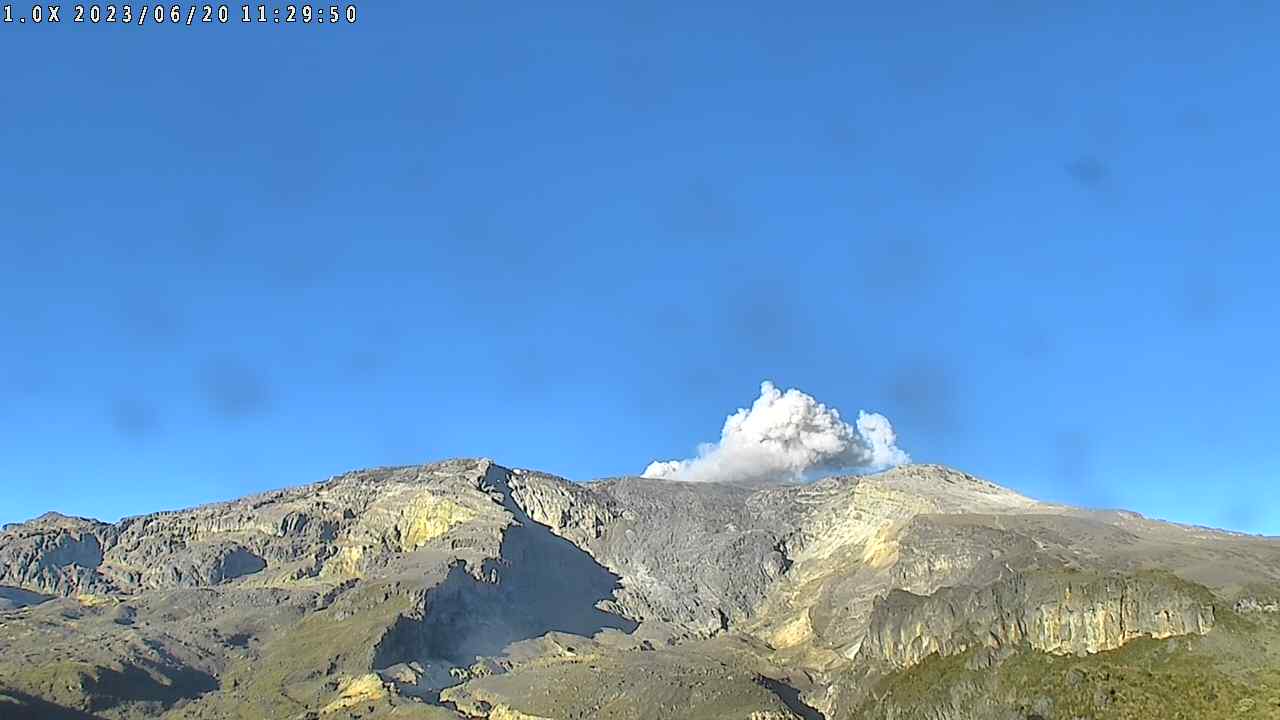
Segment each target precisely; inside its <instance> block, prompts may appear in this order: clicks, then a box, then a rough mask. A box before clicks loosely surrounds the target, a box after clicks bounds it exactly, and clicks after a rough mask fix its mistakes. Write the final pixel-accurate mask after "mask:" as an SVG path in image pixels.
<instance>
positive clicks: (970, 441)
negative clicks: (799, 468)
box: [0, 2, 1280, 534]
mask: <svg viewBox="0 0 1280 720" xmlns="http://www.w3.org/2000/svg"><path fill="white" fill-rule="evenodd" d="M1066 5H1068V4H1065V3H1053V4H1051V3H1040V4H1039V7H1038V8H1037V7H1028V6H1025V5H1018V4H1016V3H978V4H974V3H938V4H933V5H931V6H929V7H927V8H926V7H924V6H917V7H916V8H914V9H913V10H911V11H908V10H905V9H903V10H898V9H893V8H887V7H885V6H879V7H871V6H869V5H866V4H857V3H834V2H832V3H815V4H810V5H809V6H807V7H804V8H797V7H795V6H794V5H787V4H779V3H732V4H730V3H725V4H715V5H711V4H693V5H691V4H689V3H646V4H633V5H630V6H627V7H625V8H620V7H611V6H606V5H604V4H600V3H581V4H562V3H554V4H523V5H507V6H496V5H493V4H476V3H443V4H442V3H421V2H378V3H365V4H361V5H360V9H361V14H360V19H359V22H358V24H357V25H355V26H351V27H325V28H318V27H301V26H293V27H275V26H256V25H253V26H241V25H239V24H232V25H230V26H226V27H205V28H200V27H196V28H185V27H184V28H177V27H152V26H148V27H144V28H121V27H105V26H100V27H90V26H74V25H71V24H69V23H67V22H66V18H65V17H64V23H63V25H61V26H57V27H53V26H43V27H38V28H37V27H32V26H29V25H28V26H24V27H18V26H3V27H0V60H2V61H3V65H2V66H3V67H4V72H3V76H4V82H3V85H2V86H0V87H3V96H2V97H3V99H2V100H0V103H2V112H3V116H2V117H3V120H0V147H2V148H3V155H2V156H0V157H2V158H3V160H2V161H0V483H3V496H2V497H3V500H0V522H10V521H18V520H22V519H26V518H29V517H32V516H35V515H37V514H39V513H41V512H44V511H46V510H59V511H62V512H65V513H69V514H80V515H90V516H96V517H102V518H107V519H115V518H118V517H120V516H122V515H131V514H139V513H143V512H148V511H153V510H158V509H166V508H175V507H181V506H186V505H190V504H194V503H199V502H206V501H213V500H219V499H227V498H232V497H236V496H239V495H242V494H245V493H248V492H251V491H257V490H264V489H269V488H274V487H279V486H284V485H289V484H296V483H302V482H310V481H315V480H320V479H323V478H325V477H327V476H329V475H332V474H336V473H338V472H341V471H344V470H347V469H352V468H357V467H363V466H370V465H387V464H401V463H414V462H423V461H428V460H433V459H438V458H442V457H449V456H467V455H483V456H489V457H493V458H495V459H497V460H499V461H500V462H502V463H504V464H508V465H516V466H524V467H535V468H539V469H544V470H547V471H551V472H555V473H559V474H562V475H565V476H568V477H570V478H573V479H589V478H593V477H599V476H607V475H617V474H624V473H634V472H639V471H640V470H641V469H643V468H644V467H645V465H646V464H647V463H649V461H650V460H653V459H655V458H674V457H686V456H688V455H689V454H690V453H691V452H692V451H693V449H694V447H695V446H696V444H697V443H699V442H702V441H711V440H714V439H716V437H717V436H718V434H719V430H720V425H721V423H722V422H723V420H724V417H725V415H726V414H728V413H730V412H732V411H734V410H735V409H736V408H738V407H742V406H744V405H747V404H749V403H750V402H751V401H752V400H753V399H754V397H755V395H756V393H757V391H758V388H759V383H760V381H761V380H763V379H766V378H768V379H772V380H773V381H775V382H777V383H778V384H779V385H780V386H783V387H798V388H800V389H802V390H804V391H806V392H808V393H810V394H812V395H814V396H815V397H817V398H818V399H819V400H822V401H824V402H826V403H828V404H829V405H832V406H835V407H838V408H840V409H842V410H844V411H845V413H846V415H854V414H856V412H857V411H858V410H859V409H866V410H870V411H875V412H880V413H883V414H885V415H886V416H888V417H889V418H890V419H891V420H892V421H893V423H894V426H895V427H896V429H897V431H898V435H899V442H900V445H901V446H902V447H903V448H904V449H906V450H907V451H908V452H910V453H911V454H912V456H913V457H914V458H915V459H917V460H919V461H928V462H942V463H946V464H949V465H953V466H956V467H959V468H962V469H965V470H967V471H970V472H973V473H977V474H981V475H984V476H986V477H989V478H991V479H992V480H995V481H997V482H1000V483H1002V484H1005V485H1008V486H1011V487H1014V488H1016V489H1018V490H1021V491H1022V492H1025V493H1028V494H1030V495H1033V496H1035V497H1039V498H1044V499H1049V500H1056V501H1063V502H1070V503H1075V504H1083V505H1091V506H1123V507H1128V508H1132V509H1134V510H1137V511H1140V512H1143V513H1146V514H1149V515H1153V516H1157V517H1163V518H1169V519H1174V520H1179V521H1185V522H1195V523H1202V524H1209V525H1217V526H1226V527H1230V528H1235V529H1239V530H1244V531H1249V532H1264V533H1268V534H1280V493H1276V492H1275V491H1274V488H1275V487H1276V484H1277V481H1278V480H1280V459H1277V453H1276V445H1277V443H1276V430H1277V423H1276V415H1277V414H1276V407H1277V401H1280V379H1278V377H1277V373H1276V358H1277V357H1280V340H1278V339H1277V336H1278V334H1277V333H1276V332H1275V329H1274V328H1275V326H1276V320H1277V317H1280V312H1278V311H1280V308H1278V307H1277V305H1278V303H1277V297H1276V290H1275V285H1276V278H1277V277H1280V251H1278V250H1277V248H1276V240H1277V229H1278V228H1280V203H1277V202H1276V200H1275V189H1276V187H1277V180H1278V178H1277V167H1280V162H1278V161H1280V143H1277V140H1276V133H1275V128H1276V127H1280V95H1277V93H1275V92H1274V85H1275V72H1276V68H1277V63H1278V61H1280V55H1278V54H1277V50H1276V38H1277V37H1280V11H1277V10H1276V9H1275V8H1272V7H1269V6H1267V5H1266V4H1265V3H1256V2H1251V3H1238V4H1237V3H1227V4H1225V5H1214V6H1213V7H1209V6H1207V5H1205V4H1203V3H1148V4H1143V6H1142V7H1139V4H1137V3H1120V4H1117V3H1100V2H1099V3H1070V4H1069V5H1071V7H1070V8H1068V7H1065V6H1066ZM1119 5H1123V6H1125V7H1123V8H1121V7H1118V6H1119Z"/></svg>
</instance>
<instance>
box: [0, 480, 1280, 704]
mask: <svg viewBox="0 0 1280 720" xmlns="http://www.w3.org/2000/svg"><path fill="white" fill-rule="evenodd" d="M27 717H32V718H46V717H48V718H147V717H163V718H246V719H248V718H255V719H256V718H311V719H314V720H328V719H330V718H355V717H363V718H488V719H489V720H509V719H516V720H518V719H528V718H637V719H638V718H707V719H711V718H724V719H726V720H727V719H729V718H742V719H743V720H747V719H751V720H790V719H793V718H801V719H804V720H812V719H813V718H828V719H830V720H838V719H843V718H897V719H901V718H930V719H932V720H943V719H955V720H959V719H961V718H1020V719H1023V720H1026V719H1029V718H1040V719H1041V720H1049V719H1051V718H1064V719H1065V720H1071V719H1073V718H1099V719H1101V718H1145V717H1151V718H1156V717H1160V718H1164V717H1187V718H1212V717H1223V718H1226V717H1250V718H1253V717H1257V718H1280V540H1278V539H1268V538H1259V537H1252V536H1245V535H1239V534H1233V533H1226V532H1220V531H1214V530H1209V529H1204V528H1193V527H1185V526H1179V525H1171V524H1167V523H1159V522H1154V521H1150V520H1147V519H1144V518H1142V517H1140V516H1137V515H1134V514H1132V513H1123V512H1098V511H1086V510H1079V509H1074V508H1068V507H1063V506H1055V505H1047V504H1043V503H1039V502H1036V501H1033V500H1031V499H1029V498H1026V497H1023V496H1021V495H1018V494H1016V493H1014V492H1011V491H1009V490H1006V489H1004V488H1001V487H999V486H997V485H994V484H992V483H990V482H987V481H985V480H981V479H978V478H975V477H972V476H970V475H967V474H965V473H962V472H958V471H955V470H951V469H948V468H944V467H939V466H924V465H914V466H903V467H899V468H896V469H893V470H890V471H888V472H885V473H881V474H878V475H871V476H849V477H840V478H832V479H828V480H823V481H820V482H817V483H813V484H807V485H792V486H763V487H745V486H738V485H728V484H718V483H679V482H672V481H662V480H649V479H642V478H632V477H629V478H617V479H609V480H602V481H597V482H593V483H588V484H573V483H569V482H567V481H564V480H562V479H560V478H556V477H554V476H551V475H546V474H543V473H539V472H534V471H529V470H509V469H507V468H503V467H501V466H499V465H496V464H494V463H492V462H490V461H487V460H453V461H447V462H442V463H437V464H434V465H427V466H421V467H404V468H385V469H375V470H364V471H358V472H352V473H347V474H345V475H341V476H338V477H335V478H332V479H330V480H329V481H327V482H323V483H319V484H316V485H311V486H306V487H300V488H293V489H288V490H281V491H277V492H272V493H267V494H264V495H259V496H255V497H250V498H245V499H242V500H237V501H234V502H229V503H220V504H215V505H209V506H204V507H199V508H194V509H191V510H185V511H180V512H168V513H158V514H154V515H148V516H143V517H137V518H129V519H126V520H123V521H121V522H119V523H116V524H106V523H100V522H96V521H92V520H84V519H79V518H68V517H63V516H60V515H54V514H50V515H45V516H43V517H40V518H37V519H35V520H32V521H30V522H28V523H23V524H20V525H11V526H7V527H6V528H4V530H3V532H0V718H27Z"/></svg>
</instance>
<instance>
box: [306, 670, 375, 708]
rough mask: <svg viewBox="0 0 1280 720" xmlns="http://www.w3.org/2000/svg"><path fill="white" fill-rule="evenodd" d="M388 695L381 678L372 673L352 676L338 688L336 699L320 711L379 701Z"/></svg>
mask: <svg viewBox="0 0 1280 720" xmlns="http://www.w3.org/2000/svg"><path fill="white" fill-rule="evenodd" d="M388 697H390V693H388V692H387V687H386V685H384V684H383V682H382V679H381V678H379V677H378V676H377V675H374V674H372V673H370V674H368V675H361V676H359V677H354V678H351V679H350V680H348V681H347V682H345V683H344V684H343V685H342V686H341V688H340V689H339V693H338V699H337V700H334V701H333V702H331V703H329V704H328V705H326V706H325V707H324V709H323V710H321V712H322V713H325V714H328V713H335V712H339V711H342V710H345V709H347V708H349V707H355V706H356V705H359V704H361V703H367V702H380V701H382V700H385V699H387V698H388Z"/></svg>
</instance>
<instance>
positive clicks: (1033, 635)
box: [859, 572, 1214, 668]
mask: <svg viewBox="0 0 1280 720" xmlns="http://www.w3.org/2000/svg"><path fill="white" fill-rule="evenodd" d="M1213 624H1214V609H1213V605H1212V603H1211V602H1210V601H1209V599H1208V598H1207V597H1205V595H1204V594H1203V593H1195V592H1191V591H1189V589H1188V588H1187V586H1186V583H1182V582H1179V581H1176V580H1174V579H1172V578H1170V577H1166V576H1159V575H1143V576H1139V577H1115V576H1105V575H1104V576H1094V575H1090V574H1088V573H1071V572H1066V573H1063V572H1059V573H1050V572H1039V573H1031V574H1019V575H1014V576H1012V577H1010V578H1008V579H1006V580H1003V581H1000V582H996V583H993V584H991V585H988V586H986V587H982V588H966V587H956V588H944V589H942V590H939V591H938V592H936V593H934V594H933V595H929V596H922V595H914V594H912V593H909V592H907V591H905V590H894V591H892V592H890V593H889V595H888V596H886V597H885V598H883V599H882V600H880V601H878V602H877V603H876V608H875V611H874V612H873V613H872V619H871V626H870V628H869V630H868V633H867V637H866V640H865V641H863V643H862V644H861V648H860V650H859V655H860V657H862V658H865V659H867V660H873V661H879V662H884V663H887V664H889V665H892V666H895V667H899V668H901V667H909V666H911V665H915V664H916V663H918V662H920V661H921V660H923V659H924V658H926V657H928V656H930V655H933V654H938V655H941V656H944V657H945V656H947V655H955V654H959V653H962V652H965V651H966V650H968V649H970V648H973V647H985V648H988V649H990V650H996V651H999V650H1002V649H1005V648H1009V647H1015V648H1016V647H1019V646H1023V645H1025V646H1028V647H1030V648H1033V649H1035V650H1039V651H1042V652H1048V653H1053V654H1057V655H1085V654H1093V653H1098V652H1103V651H1106V650H1114V649H1116V648H1119V647H1121V646H1122V645H1124V644H1125V643H1127V642H1129V641H1131V640H1134V639H1136V638H1139V637H1153V638H1167V637H1174V636H1178V635H1203V634H1205V633H1207V632H1209V630H1210V629H1211V628H1212V627H1213Z"/></svg>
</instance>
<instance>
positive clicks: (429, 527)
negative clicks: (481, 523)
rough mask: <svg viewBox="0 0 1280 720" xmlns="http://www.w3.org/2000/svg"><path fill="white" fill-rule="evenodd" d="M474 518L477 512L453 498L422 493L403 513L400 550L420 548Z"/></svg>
mask: <svg viewBox="0 0 1280 720" xmlns="http://www.w3.org/2000/svg"><path fill="white" fill-rule="evenodd" d="M474 517H475V512H474V511H472V510H469V509H467V508H465V507H463V506H461V505H459V504H458V503H456V502H454V501H452V500H445V499H442V498H437V497H435V496H432V495H419V496H418V497H415V498H414V499H413V500H412V501H410V503H409V504H408V505H407V506H406V507H405V508H404V510H403V512H402V514H401V519H400V523H399V529H400V549H401V551H404V552H408V551H411V550H417V549H418V548H420V547H422V546H423V545H425V544H427V543H428V542H430V541H431V540H434V539H435V538H438V537H440V536H441V535H444V534H445V533H447V532H449V530H450V529H452V528H453V527H455V526H458V525H461V524H463V523H465V522H467V521H468V520H471V519H472V518H474Z"/></svg>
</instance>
